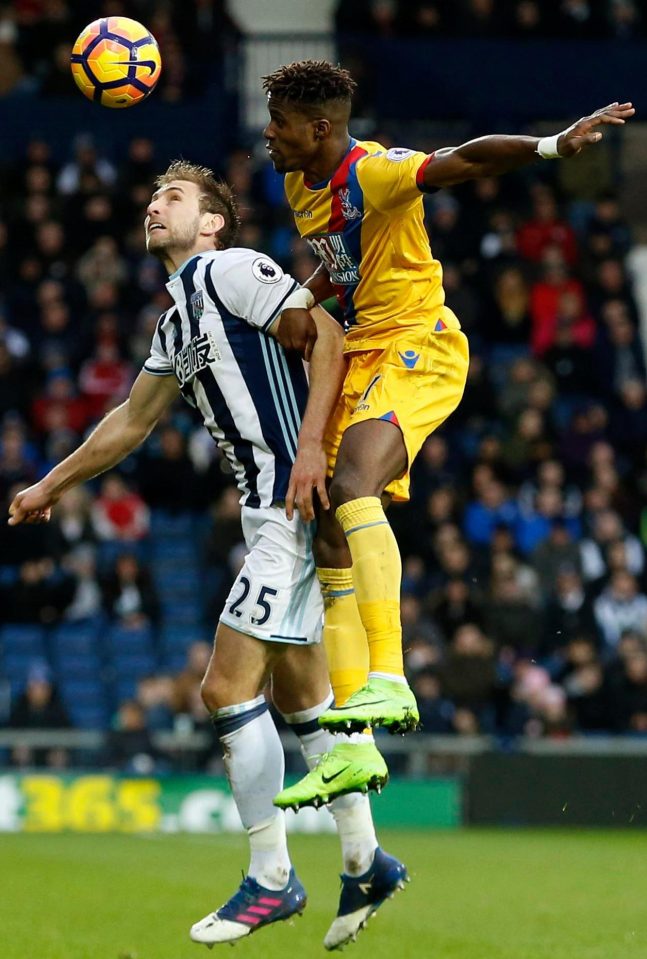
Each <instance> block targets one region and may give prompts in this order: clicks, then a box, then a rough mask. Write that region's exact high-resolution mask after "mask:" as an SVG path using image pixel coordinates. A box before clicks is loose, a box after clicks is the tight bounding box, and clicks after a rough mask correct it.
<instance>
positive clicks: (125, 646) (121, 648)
mask: <svg viewBox="0 0 647 959" xmlns="http://www.w3.org/2000/svg"><path fill="white" fill-rule="evenodd" d="M153 646H154V643H153V630H152V628H151V627H150V626H148V625H146V626H136V627H130V626H124V625H121V624H116V625H114V626H112V627H111V628H110V629H109V630H108V632H107V635H106V647H107V648H108V649H109V650H110V651H111V653H112V654H113V655H121V654H126V655H127V654H129V653H130V654H135V653H140V654H152V652H153Z"/></svg>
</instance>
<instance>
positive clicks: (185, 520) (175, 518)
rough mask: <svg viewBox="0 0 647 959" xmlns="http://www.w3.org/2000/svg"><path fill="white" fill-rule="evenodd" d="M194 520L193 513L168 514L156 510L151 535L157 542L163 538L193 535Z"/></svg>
mask: <svg viewBox="0 0 647 959" xmlns="http://www.w3.org/2000/svg"><path fill="white" fill-rule="evenodd" d="M193 525H194V519H193V515H192V514H191V513H186V512H182V513H168V512H167V511H166V510H154V511H153V513H152V515H151V533H152V534H153V536H154V538H155V539H156V540H160V539H162V538H163V537H165V536H166V537H175V536H187V537H190V536H191V534H192V533H193Z"/></svg>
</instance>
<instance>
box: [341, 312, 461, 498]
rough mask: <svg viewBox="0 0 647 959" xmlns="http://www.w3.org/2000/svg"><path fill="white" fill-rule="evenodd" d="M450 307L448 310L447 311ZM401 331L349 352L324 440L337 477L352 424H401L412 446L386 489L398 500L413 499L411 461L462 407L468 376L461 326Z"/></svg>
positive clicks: (406, 438)
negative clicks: (381, 344)
mask: <svg viewBox="0 0 647 959" xmlns="http://www.w3.org/2000/svg"><path fill="white" fill-rule="evenodd" d="M447 312H449V311H447ZM455 323H456V328H450V327H447V328H445V329H442V330H440V331H438V332H430V333H427V334H425V335H424V337H423V338H422V339H421V338H420V337H419V335H417V333H415V332H414V333H413V334H412V335H411V336H407V330H402V334H403V335H402V336H401V337H400V338H398V340H397V341H394V342H393V343H392V344H390V345H389V346H387V347H385V348H384V349H378V350H363V351H358V352H356V353H349V354H348V360H349V363H348V371H347V373H346V379H345V380H344V385H343V388H342V395H341V397H340V399H339V403H338V404H337V407H336V408H335V410H334V412H333V414H332V417H331V419H330V422H329V424H328V428H327V430H326V437H325V440H324V447H325V450H326V455H327V457H328V472H329V475H330V476H332V475H333V472H334V468H335V463H336V461H337V453H338V451H339V444H340V443H341V438H342V436H343V435H344V433H345V431H346V430H347V429H348V427H349V426H353V425H354V424H355V423H363V422H364V420H386V421H388V422H390V423H394V424H395V425H396V426H399V427H400V430H401V431H402V436H403V439H404V445H405V446H406V450H407V458H408V466H407V469H406V472H405V473H404V474H403V475H402V476H400V477H399V478H398V479H396V480H394V481H393V482H392V483H390V484H389V485H388V486H387V488H386V492H387V493H390V495H391V496H392V497H393V499H394V500H400V501H403V500H408V499H409V473H410V470H411V464H412V463H413V461H414V459H415V458H416V456H417V455H418V453H419V452H420V448H421V446H422V444H423V443H424V441H425V440H426V438H427V437H428V436H429V435H430V434H431V433H433V431H434V430H435V429H437V428H438V427H439V426H440V425H441V423H443V422H444V421H445V420H446V419H447V417H448V416H449V415H450V413H452V412H453V411H454V410H455V409H456V407H457V406H458V404H459V402H460V400H461V397H462V395H463V391H464V389H465V381H466V379H467V367H468V363H469V350H468V345H467V337H466V336H465V334H464V333H462V332H461V330H460V328H459V327H458V321H457V320H455Z"/></svg>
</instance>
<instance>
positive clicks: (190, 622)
mask: <svg viewBox="0 0 647 959" xmlns="http://www.w3.org/2000/svg"><path fill="white" fill-rule="evenodd" d="M162 616H163V619H164V622H165V623H168V624H174V623H177V624H183V625H187V626H194V625H195V626H198V625H199V624H200V622H201V621H202V616H203V611H202V604H201V603H200V602H199V601H197V600H187V599H173V598H167V599H165V600H164V601H163V602H162Z"/></svg>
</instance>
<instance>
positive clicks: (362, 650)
mask: <svg viewBox="0 0 647 959" xmlns="http://www.w3.org/2000/svg"><path fill="white" fill-rule="evenodd" d="M314 552H315V558H316V561H317V575H318V577H319V584H320V586H321V593H322V597H323V603H324V629H323V640H324V647H325V654H326V661H327V663H328V672H329V674H330V685H331V686H332V692H333V696H334V701H335V703H337V704H339V705H341V704H343V703H345V702H346V700H347V699H348V697H349V696H350V695H351V694H352V693H354V692H355V691H356V690H358V689H360V688H361V687H362V686H363V685H364V684H365V683H366V680H367V676H368V646H367V643H366V633H365V632H364V626H363V625H362V620H361V618H360V615H359V610H358V609H357V600H356V598H355V589H354V586H353V575H352V570H351V568H350V563H351V557H350V552H349V551H348V547H347V545H346V538H345V536H344V534H343V531H342V529H341V527H340V526H339V524H338V523H337V521H336V520H335V519H334V517H333V516H332V515H331V514H330V513H324V512H322V513H321V515H320V517H319V523H318V529H317V537H316V540H315V544H314ZM304 655H305V656H310V654H309V653H307V652H305V651H303V650H301V651H298V650H295V651H294V654H293V653H290V654H288V656H287V658H286V660H284V661H283V662H282V664H281V667H280V668H281V671H285V684H287V686H288V688H289V683H290V681H291V680H290V675H289V671H290V670H292V671H293V672H294V675H295V680H296V677H297V676H298V669H297V667H298V659H299V657H301V656H304ZM316 655H317V656H319V657H321V660H322V663H321V666H320V668H321V669H323V670H324V672H325V661H324V659H323V653H322V651H321V650H320V649H318V650H317V653H316ZM295 659H296V660H297V662H295ZM303 665H304V674H305V675H311V674H312V673H313V671H314V669H313V665H312V664H311V663H309V662H304V664H303ZM282 674H283V673H282ZM282 674H281V675H282ZM277 680H278V682H279V683H280V681H281V679H280V675H279V674H278V673H275V676H274V682H276V681H277ZM326 693H328V685H327V684H326ZM322 699H323V697H321V696H319V697H318V698H317V699H311V702H317V703H320V706H318V707H317V709H316V711H313V712H311V713H310V714H309V715H308V719H307V722H308V723H309V725H310V726H311V727H313V728H312V729H310V731H309V732H308V733H307V734H306V733H304V735H307V736H308V737H310V736H311V735H313V734H314V733H315V732H316V727H317V726H318V724H317V719H318V717H319V716H320V715H321V714H322V713H323V712H325V711H326V710H327V709H328V708H329V707H330V706H331V705H332V703H331V702H330V698H329V697H328V698H327V699H326V701H325V702H322ZM282 711H283V712H287V713H295V708H294V707H289V706H288V705H285V706H284V708H283V710H282ZM302 721H305V720H301V719H293V718H290V719H288V722H289V723H292V724H296V726H293V728H295V731H296V729H297V728H298V729H299V732H298V734H299V735H300V733H301V731H302V729H301V725H300V724H301V722H302ZM304 728H305V727H304ZM315 740H317V741H318V742H319V743H320V744H323V745H325V748H321V749H320V750H319V754H317V751H316V750H314V751H313V750H312V749H311V748H310V745H306V741H305V740H302V749H303V750H304V756H306V762H307V765H308V769H309V772H308V773H307V774H306V775H305V776H304V778H303V779H301V780H300V781H299V782H298V783H295V784H294V785H293V786H288V787H286V788H285V789H283V790H282V792H280V793H279V794H278V796H276V797H275V799H274V802H275V805H277V806H279V807H280V808H282V809H287V808H289V807H291V808H293V809H299V808H300V807H301V806H315V807H316V806H320V805H323V804H325V803H328V802H330V800H331V799H334V798H335V797H336V796H342V795H345V794H347V793H350V792H364V793H366V792H368V790H369V789H375V790H378V791H379V790H381V789H382V787H383V786H384V785H386V783H387V781H388V769H387V767H386V763H385V762H384V759H383V758H382V756H381V754H380V753H379V752H378V750H377V748H376V746H375V742H374V740H373V736H372V733H371V732H370V730H366V731H365V734H360V733H355V734H353V735H351V736H338V737H330V739H327V740H326V739H319V740H318V739H317V737H316V736H313V739H312V741H315ZM317 755H318V759H317V758H316V757H317ZM308 757H310V758H308Z"/></svg>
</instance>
